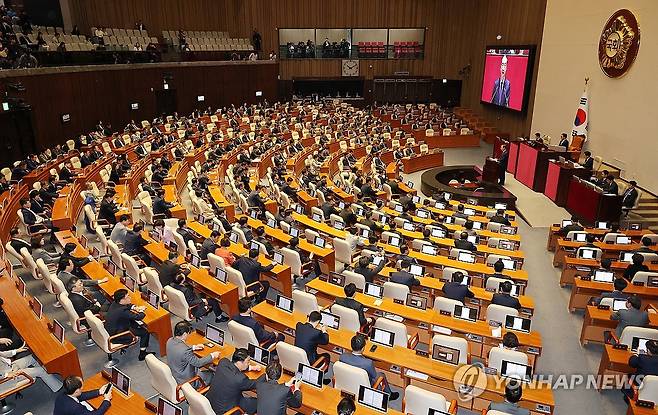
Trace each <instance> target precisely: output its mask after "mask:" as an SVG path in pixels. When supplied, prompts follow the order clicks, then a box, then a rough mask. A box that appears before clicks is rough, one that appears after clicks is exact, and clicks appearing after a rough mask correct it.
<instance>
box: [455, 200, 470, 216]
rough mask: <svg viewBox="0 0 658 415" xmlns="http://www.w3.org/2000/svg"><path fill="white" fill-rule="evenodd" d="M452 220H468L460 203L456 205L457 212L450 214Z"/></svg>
mask: <svg viewBox="0 0 658 415" xmlns="http://www.w3.org/2000/svg"><path fill="white" fill-rule="evenodd" d="M452 217H454V218H462V219H468V215H467V214H465V213H464V205H462V204H461V203H460V204H458V205H457V210H456V211H455V213H453V214H452Z"/></svg>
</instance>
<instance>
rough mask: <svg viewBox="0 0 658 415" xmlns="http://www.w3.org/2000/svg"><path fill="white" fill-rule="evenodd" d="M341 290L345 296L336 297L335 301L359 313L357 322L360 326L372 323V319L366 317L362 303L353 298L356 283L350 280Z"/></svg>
mask: <svg viewBox="0 0 658 415" xmlns="http://www.w3.org/2000/svg"><path fill="white" fill-rule="evenodd" d="M343 291H344V292H345V297H343V298H336V301H335V303H336V304H338V305H342V306H343V307H347V308H351V309H352V310H354V311H356V312H357V313H358V314H359V324H360V325H361V327H365V326H367V325H370V324H371V323H372V319H370V318H369V317H366V314H365V311H364V310H363V304H361V303H360V302H358V301H357V300H355V299H354V294H356V285H354V283H353V282H351V283H349V284H347V285H346V286H345V288H343Z"/></svg>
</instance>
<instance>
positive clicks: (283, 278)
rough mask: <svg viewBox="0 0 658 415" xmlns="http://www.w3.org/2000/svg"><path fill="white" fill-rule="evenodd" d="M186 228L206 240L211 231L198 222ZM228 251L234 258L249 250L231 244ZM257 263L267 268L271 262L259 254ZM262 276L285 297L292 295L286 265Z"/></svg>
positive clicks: (290, 278)
mask: <svg viewBox="0 0 658 415" xmlns="http://www.w3.org/2000/svg"><path fill="white" fill-rule="evenodd" d="M187 226H188V227H189V228H190V229H192V230H193V231H195V232H196V233H198V234H199V235H201V236H202V237H204V238H208V237H209V236H210V233H211V230H210V229H208V227H206V226H205V225H202V224H200V223H199V222H196V221H192V222H189V223H188V224H187ZM229 250H230V251H231V252H232V253H233V254H234V255H236V256H244V255H247V254H248V253H249V250H248V249H247V248H246V247H244V246H243V245H242V244H236V243H233V242H231V246H230V247H229ZM258 262H260V263H261V265H264V266H268V265H270V264H272V261H271V260H270V259H268V258H267V256H265V255H263V254H260V255H259V256H258ZM262 275H263V276H265V277H266V278H268V279H269V280H270V285H271V286H272V287H273V288H276V289H278V290H279V291H281V292H282V293H283V294H284V295H287V296H291V295H292V272H291V270H290V267H289V266H288V265H276V264H275V265H274V268H272V270H270V271H267V272H265V273H263V274H262Z"/></svg>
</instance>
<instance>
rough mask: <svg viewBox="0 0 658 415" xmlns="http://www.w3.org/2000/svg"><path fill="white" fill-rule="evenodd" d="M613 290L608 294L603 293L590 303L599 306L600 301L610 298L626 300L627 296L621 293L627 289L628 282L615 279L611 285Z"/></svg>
mask: <svg viewBox="0 0 658 415" xmlns="http://www.w3.org/2000/svg"><path fill="white" fill-rule="evenodd" d="M613 285H614V287H615V289H614V290H613V291H611V292H609V293H603V294H601V296H600V297H596V298H594V299H593V301H592V303H593V304H594V305H599V304H601V300H603V299H604V298H612V299H622V298H624V299H626V298H628V295H626V294H624V293H623V292H622V291H624V290H625V289H626V287H628V282H626V280H625V279H623V278H615V282H614V283H613Z"/></svg>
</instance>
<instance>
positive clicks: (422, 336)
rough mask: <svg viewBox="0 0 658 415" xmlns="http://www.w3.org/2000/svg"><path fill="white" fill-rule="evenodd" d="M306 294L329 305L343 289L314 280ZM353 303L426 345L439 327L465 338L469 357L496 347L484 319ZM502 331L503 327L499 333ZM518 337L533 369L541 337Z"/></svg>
mask: <svg viewBox="0 0 658 415" xmlns="http://www.w3.org/2000/svg"><path fill="white" fill-rule="evenodd" d="M306 291H307V292H310V293H311V294H313V295H315V296H316V297H317V299H318V304H319V305H320V306H330V305H332V304H333V303H334V301H335V299H336V298H339V297H344V296H345V293H344V291H343V287H340V286H337V285H333V284H331V283H329V282H326V281H321V280H320V279H318V278H316V279H314V280H312V281H310V282H308V283H307V284H306ZM354 298H355V299H356V300H357V301H359V302H360V303H361V304H363V305H364V306H365V307H367V308H368V311H367V314H368V315H370V316H372V317H373V318H378V317H381V316H382V315H383V313H390V314H395V315H398V316H400V317H402V318H404V319H405V325H406V326H407V330H408V331H409V334H411V335H414V334H418V336H419V341H420V342H422V343H425V344H429V342H430V339H431V337H432V335H433V334H434V333H436V332H437V330H435V327H434V326H440V327H444V328H447V329H449V330H451V331H452V334H453V335H456V336H458V337H462V338H465V339H466V340H468V342H469V345H470V353H471V355H472V356H479V357H482V358H486V357H487V356H488V355H489V350H491V348H492V347H498V345H499V344H500V342H501V338H498V337H493V336H492V333H491V327H490V326H489V323H488V322H486V321H484V320H478V321H475V322H471V321H466V320H460V319H457V318H454V317H451V316H445V315H442V314H439V313H438V312H436V311H435V310H434V309H431V308H428V309H426V310H420V309H417V308H413V307H408V306H406V305H402V304H396V303H394V302H393V300H392V299H390V298H382V299H381V303H379V301H377V300H378V299H377V298H375V297H371V296H369V295H365V294H361V293H357V294H356V296H355V297H354ZM505 333H506V330H505V329H504V328H503V332H502V334H501V336H502V335H504V334H505ZM514 333H515V334H516V335H517V337H518V338H519V344H520V347H519V350H521V351H523V352H525V353H527V354H528V358H529V361H530V363H529V364H531V365H533V366H534V364H535V362H536V357H537V356H539V355H540V354H541V347H542V346H541V335H540V334H539V333H538V332H535V331H533V332H530V333H522V332H514Z"/></svg>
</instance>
